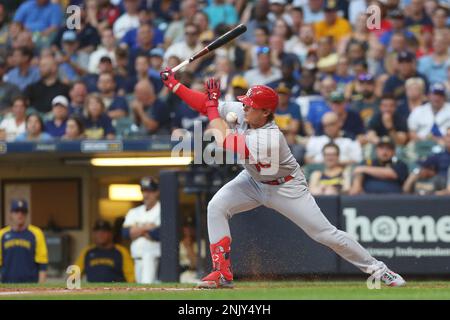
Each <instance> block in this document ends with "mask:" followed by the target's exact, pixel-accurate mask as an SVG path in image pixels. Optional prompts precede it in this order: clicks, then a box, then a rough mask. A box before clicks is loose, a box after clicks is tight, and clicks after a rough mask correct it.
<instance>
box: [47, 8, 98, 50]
mask: <svg viewBox="0 0 450 320" xmlns="http://www.w3.org/2000/svg"><path fill="white" fill-rule="evenodd" d="M72 4H74V3H73V1H72ZM72 18H74V19H76V18H79V19H80V20H79V21H80V25H79V26H77V28H76V29H75V30H73V29H69V27H68V26H67V25H65V26H63V27H62V28H60V29H59V31H58V33H57V34H56V36H55V39H54V40H53V43H52V45H54V46H56V47H58V48H60V49H61V44H62V37H63V34H64V32H66V31H68V30H72V31H74V32H75V33H76V35H77V40H78V43H79V49H80V50H82V51H84V52H88V53H91V52H92V51H94V50H95V48H96V47H97V46H98V45H99V44H100V35H99V33H98V30H97V29H96V28H95V27H94V26H93V25H91V24H90V23H89V22H88V21H87V13H86V8H85V7H84V6H80V14H79V15H78V11H75V12H74V13H73V15H72Z"/></svg>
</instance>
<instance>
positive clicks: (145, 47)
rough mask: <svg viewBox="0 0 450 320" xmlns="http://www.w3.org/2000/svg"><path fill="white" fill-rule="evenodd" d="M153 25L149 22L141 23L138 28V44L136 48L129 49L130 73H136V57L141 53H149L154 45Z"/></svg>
mask: <svg viewBox="0 0 450 320" xmlns="http://www.w3.org/2000/svg"><path fill="white" fill-rule="evenodd" d="M153 38H154V32H153V26H151V25H149V24H143V25H140V26H139V28H138V30H137V40H136V41H137V44H136V46H135V47H134V48H130V49H129V51H128V52H129V54H128V73H129V74H131V75H133V74H135V73H136V70H135V69H134V63H135V60H136V58H137V57H138V56H139V55H141V54H147V55H148V53H149V52H150V50H151V49H152V48H153V47H154V45H153Z"/></svg>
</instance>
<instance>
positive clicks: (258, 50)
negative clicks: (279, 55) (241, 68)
mask: <svg viewBox="0 0 450 320" xmlns="http://www.w3.org/2000/svg"><path fill="white" fill-rule="evenodd" d="M269 51H270V48H269V47H258V48H256V54H260V53H269Z"/></svg>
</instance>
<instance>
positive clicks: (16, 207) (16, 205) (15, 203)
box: [11, 199, 28, 213]
mask: <svg viewBox="0 0 450 320" xmlns="http://www.w3.org/2000/svg"><path fill="white" fill-rule="evenodd" d="M19 211H20V212H25V213H27V212H28V203H27V202H26V201H25V200H23V199H15V200H12V201H11V212H19Z"/></svg>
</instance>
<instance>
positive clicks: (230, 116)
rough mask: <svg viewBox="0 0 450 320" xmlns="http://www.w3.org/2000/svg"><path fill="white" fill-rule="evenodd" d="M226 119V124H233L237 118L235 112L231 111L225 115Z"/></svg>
mask: <svg viewBox="0 0 450 320" xmlns="http://www.w3.org/2000/svg"><path fill="white" fill-rule="evenodd" d="M226 119H227V122H230V123H235V122H236V121H237V119H238V116H237V114H236V112H233V111H231V112H228V113H227V116H226Z"/></svg>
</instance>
